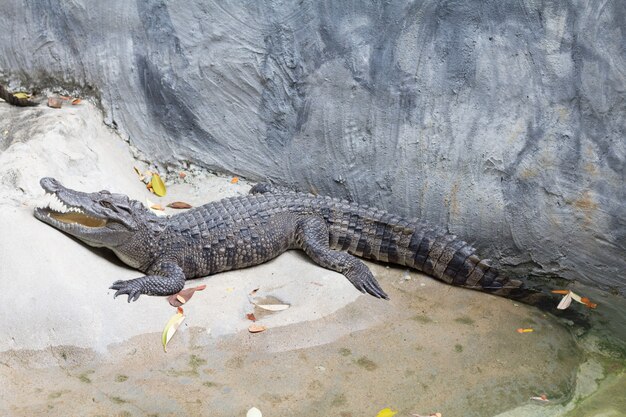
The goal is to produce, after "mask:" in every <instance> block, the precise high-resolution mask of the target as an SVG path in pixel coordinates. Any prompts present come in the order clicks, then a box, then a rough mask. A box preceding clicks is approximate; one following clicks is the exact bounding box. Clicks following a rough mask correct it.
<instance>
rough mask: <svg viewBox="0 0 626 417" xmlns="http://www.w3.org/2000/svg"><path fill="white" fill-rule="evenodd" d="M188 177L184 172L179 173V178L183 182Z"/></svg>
mask: <svg viewBox="0 0 626 417" xmlns="http://www.w3.org/2000/svg"><path fill="white" fill-rule="evenodd" d="M186 176H187V174H186V173H184V172H183V171H180V172H179V173H178V178H180V179H181V180H183V179H185V177H186Z"/></svg>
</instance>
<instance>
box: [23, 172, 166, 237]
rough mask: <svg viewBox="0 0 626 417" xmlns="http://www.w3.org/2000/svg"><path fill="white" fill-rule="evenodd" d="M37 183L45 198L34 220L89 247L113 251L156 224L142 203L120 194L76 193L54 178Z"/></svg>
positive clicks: (153, 217)
mask: <svg viewBox="0 0 626 417" xmlns="http://www.w3.org/2000/svg"><path fill="white" fill-rule="evenodd" d="M40 184H41V187H42V188H43V189H44V190H45V191H46V196H45V201H44V203H43V205H42V206H40V207H37V208H36V209H35V217H36V218H37V219H39V220H41V221H43V222H44V223H48V224H49V225H51V226H53V227H55V228H57V229H59V230H62V231H63V232H66V233H68V234H70V235H72V236H74V237H76V238H78V239H80V240H82V241H83V242H85V243H87V244H88V245H91V246H95V247H107V248H111V249H114V248H116V247H118V246H120V245H122V244H124V243H125V242H127V241H128V240H129V239H130V238H131V237H132V236H133V234H134V233H136V232H137V231H138V230H140V229H142V228H144V229H145V227H146V226H147V225H148V223H149V222H151V221H156V216H155V215H154V214H153V213H151V212H150V211H149V210H148V209H147V208H146V207H145V206H144V205H143V204H141V203H140V202H138V201H135V200H131V199H129V198H128V197H127V196H125V195H123V194H112V193H110V192H109V191H106V190H103V191H99V192H95V193H84V192H81V191H75V190H72V189H70V188H66V187H64V186H63V185H61V183H60V182H59V181H57V180H55V179H54V178H42V179H41V181H40Z"/></svg>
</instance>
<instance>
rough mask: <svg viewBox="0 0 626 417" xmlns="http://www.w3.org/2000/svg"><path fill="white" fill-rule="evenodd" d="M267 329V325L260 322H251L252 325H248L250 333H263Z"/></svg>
mask: <svg viewBox="0 0 626 417" xmlns="http://www.w3.org/2000/svg"><path fill="white" fill-rule="evenodd" d="M266 330H267V327H265V326H261V325H259V324H251V325H250V327H248V331H249V332H250V333H261V332H264V331H266Z"/></svg>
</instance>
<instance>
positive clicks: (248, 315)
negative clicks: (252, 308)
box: [246, 313, 256, 321]
mask: <svg viewBox="0 0 626 417" xmlns="http://www.w3.org/2000/svg"><path fill="white" fill-rule="evenodd" d="M246 318H247V319H248V320H250V321H256V317H254V313H248V314H246Z"/></svg>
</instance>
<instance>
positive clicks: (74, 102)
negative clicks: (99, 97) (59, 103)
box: [72, 98, 82, 106]
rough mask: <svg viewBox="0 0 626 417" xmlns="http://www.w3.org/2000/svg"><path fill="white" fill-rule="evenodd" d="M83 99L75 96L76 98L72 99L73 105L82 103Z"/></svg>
mask: <svg viewBox="0 0 626 417" xmlns="http://www.w3.org/2000/svg"><path fill="white" fill-rule="evenodd" d="M81 101H82V100H81V99H79V98H75V99H74V100H72V106H75V105H77V104H80V102H81Z"/></svg>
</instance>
